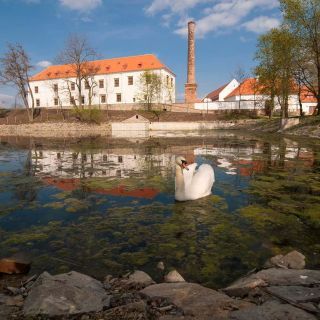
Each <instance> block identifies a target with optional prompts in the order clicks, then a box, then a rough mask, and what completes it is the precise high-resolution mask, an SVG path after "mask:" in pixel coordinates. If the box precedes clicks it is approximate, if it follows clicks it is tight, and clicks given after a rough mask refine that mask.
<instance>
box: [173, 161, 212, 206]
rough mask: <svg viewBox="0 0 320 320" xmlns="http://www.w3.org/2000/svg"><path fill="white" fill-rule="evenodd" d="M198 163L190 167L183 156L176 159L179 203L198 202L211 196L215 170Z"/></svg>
mask: <svg viewBox="0 0 320 320" xmlns="http://www.w3.org/2000/svg"><path fill="white" fill-rule="evenodd" d="M197 165H198V164H197V163H192V164H190V165H188V163H187V161H186V159H185V158H184V157H182V156H178V157H176V178H175V199H176V200H177V201H187V200H196V199H199V198H203V197H206V196H208V195H210V194H211V189H212V186H213V183H214V181H215V177H214V171H213V168H212V167H211V166H210V165H209V164H202V165H201V166H200V167H199V168H198V169H197V170H196V167H197Z"/></svg>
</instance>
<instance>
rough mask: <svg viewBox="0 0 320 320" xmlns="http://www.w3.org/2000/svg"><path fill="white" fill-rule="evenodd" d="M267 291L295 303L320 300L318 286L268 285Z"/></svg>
mask: <svg viewBox="0 0 320 320" xmlns="http://www.w3.org/2000/svg"><path fill="white" fill-rule="evenodd" d="M267 290H268V292H269V293H271V294H273V295H275V296H277V297H280V298H283V299H287V300H291V301H294V302H296V303H304V302H318V301H320V288H319V287H314V288H308V287H302V286H274V287H269V288H268V289H267Z"/></svg>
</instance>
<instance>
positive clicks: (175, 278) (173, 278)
mask: <svg viewBox="0 0 320 320" xmlns="http://www.w3.org/2000/svg"><path fill="white" fill-rule="evenodd" d="M164 281H165V282H169V283H170V282H171V283H172V282H186V281H185V280H184V279H183V277H182V276H181V274H180V273H179V272H178V271H177V270H172V271H170V272H169V273H168V274H167V275H166V276H165V277H164Z"/></svg>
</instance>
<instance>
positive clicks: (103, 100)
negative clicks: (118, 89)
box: [100, 94, 106, 103]
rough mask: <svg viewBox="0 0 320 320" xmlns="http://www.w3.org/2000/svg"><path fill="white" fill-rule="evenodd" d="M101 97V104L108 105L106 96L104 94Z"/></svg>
mask: <svg viewBox="0 0 320 320" xmlns="http://www.w3.org/2000/svg"><path fill="white" fill-rule="evenodd" d="M100 97H101V98H100V101H101V103H106V95H105V94H102V95H101V96H100Z"/></svg>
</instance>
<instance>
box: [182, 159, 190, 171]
mask: <svg viewBox="0 0 320 320" xmlns="http://www.w3.org/2000/svg"><path fill="white" fill-rule="evenodd" d="M181 167H182V169H186V170H189V168H188V162H187V161H184V160H182V164H181Z"/></svg>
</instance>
